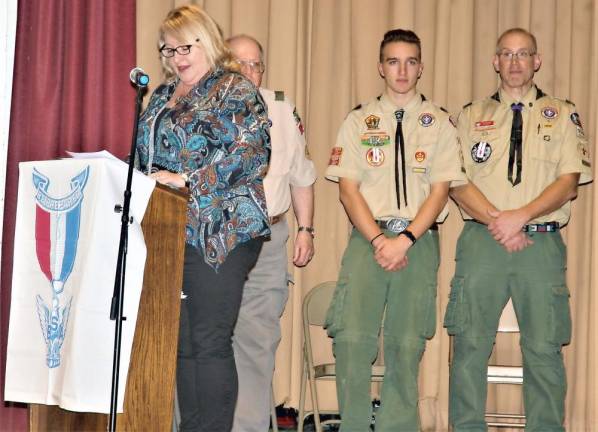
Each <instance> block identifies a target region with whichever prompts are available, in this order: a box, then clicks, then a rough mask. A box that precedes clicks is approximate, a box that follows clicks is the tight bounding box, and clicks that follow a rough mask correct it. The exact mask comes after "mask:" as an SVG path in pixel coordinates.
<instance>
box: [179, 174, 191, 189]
mask: <svg viewBox="0 0 598 432" xmlns="http://www.w3.org/2000/svg"><path fill="white" fill-rule="evenodd" d="M179 175H180V176H181V178H182V179H183V181H184V182H185V187H186V188H188V187H189V184H190V183H189V175H188V174H187V173H181V174H179Z"/></svg>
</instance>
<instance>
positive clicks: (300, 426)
mask: <svg viewBox="0 0 598 432" xmlns="http://www.w3.org/2000/svg"><path fill="white" fill-rule="evenodd" d="M302 375H303V376H302V377H301V391H300V394H299V419H298V424H297V432H303V423H304V420H305V418H304V417H305V390H306V389H305V387H306V386H307V362H305V361H304V362H303V374H302Z"/></svg>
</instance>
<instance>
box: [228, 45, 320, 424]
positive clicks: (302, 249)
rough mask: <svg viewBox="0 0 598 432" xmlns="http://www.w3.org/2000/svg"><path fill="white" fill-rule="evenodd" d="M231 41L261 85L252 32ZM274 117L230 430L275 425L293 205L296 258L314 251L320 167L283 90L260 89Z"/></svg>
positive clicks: (300, 260) (246, 71)
mask: <svg viewBox="0 0 598 432" xmlns="http://www.w3.org/2000/svg"><path fill="white" fill-rule="evenodd" d="M227 42H228V44H229V46H230V48H231V50H232V52H233V54H234V55H235V57H236V59H237V62H238V63H239V64H240V66H241V72H242V73H243V75H245V76H246V77H247V78H249V80H251V82H253V84H255V86H256V87H260V85H261V83H262V77H263V74H264V53H263V49H262V46H261V45H260V43H259V42H258V41H257V40H256V39H254V38H253V37H251V36H248V35H237V36H233V37H232V38H230V39H228V41H227ZM260 93H261V94H262V96H263V97H264V100H265V101H266V104H267V105H268V117H269V118H270V120H271V121H272V126H271V128H270V136H271V139H272V156H271V158H270V165H269V167H268V174H267V175H266V178H265V179H264V190H265V192H266V204H267V206H268V215H269V216H270V225H271V227H270V229H271V231H272V234H271V237H270V241H267V242H264V245H263V247H262V250H261V252H260V255H259V257H258V260H257V263H256V264H255V267H254V268H253V269H252V270H251V272H250V273H249V276H248V278H247V281H246V282H245V287H244V289H243V301H242V303H241V310H240V311H239V318H238V319H237V325H236V326H235V331H234V335H233V350H234V353H235V362H236V364H237V373H238V376H239V397H238V398H237V406H236V409H235V418H234V423H233V429H232V431H233V432H265V431H267V430H268V425H269V424H270V398H271V394H272V392H271V390H270V389H271V385H272V375H273V372H274V359H275V355H276V348H277V347H278V342H279V341H280V316H281V315H282V312H283V310H284V306H285V304H286V302H287V298H288V293H289V290H288V272H287V266H288V260H287V245H286V243H287V239H288V238H289V226H288V225H287V218H286V215H285V213H286V212H287V210H288V209H289V207H290V206H291V204H292V205H293V211H294V214H295V218H296V219H297V224H298V225H299V227H298V230H297V233H296V235H295V242H294V245H295V248H294V253H293V264H295V265H296V266H298V267H303V266H305V265H307V263H308V262H309V261H310V260H311V258H312V257H313V254H314V243H313V238H314V229H313V214H314V188H313V183H314V182H315V180H316V169H315V167H314V164H313V162H312V161H311V160H310V159H309V158H308V157H307V151H306V145H305V136H304V133H303V132H304V131H303V125H302V124H301V120H300V119H299V116H298V115H297V110H296V108H295V106H294V105H293V104H291V103H290V102H289V101H288V99H286V98H285V96H284V93H283V92H282V91H276V92H275V91H272V90H268V89H265V88H261V87H260Z"/></svg>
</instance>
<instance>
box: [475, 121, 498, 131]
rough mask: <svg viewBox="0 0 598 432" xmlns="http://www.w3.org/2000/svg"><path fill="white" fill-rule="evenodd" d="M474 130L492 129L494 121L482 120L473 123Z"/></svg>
mask: <svg viewBox="0 0 598 432" xmlns="http://www.w3.org/2000/svg"><path fill="white" fill-rule="evenodd" d="M475 128H476V130H484V129H494V120H482V121H478V122H475Z"/></svg>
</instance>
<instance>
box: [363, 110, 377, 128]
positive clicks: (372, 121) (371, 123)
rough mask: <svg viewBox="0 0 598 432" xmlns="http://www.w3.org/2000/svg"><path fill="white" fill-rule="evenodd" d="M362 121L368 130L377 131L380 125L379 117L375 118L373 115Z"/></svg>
mask: <svg viewBox="0 0 598 432" xmlns="http://www.w3.org/2000/svg"><path fill="white" fill-rule="evenodd" d="M363 121H364V122H365V125H366V126H367V128H368V130H372V129H378V126H379V125H380V117H378V116H375V115H374V114H370V115H369V116H367V117H366V118H365V119H364V120H363Z"/></svg>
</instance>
